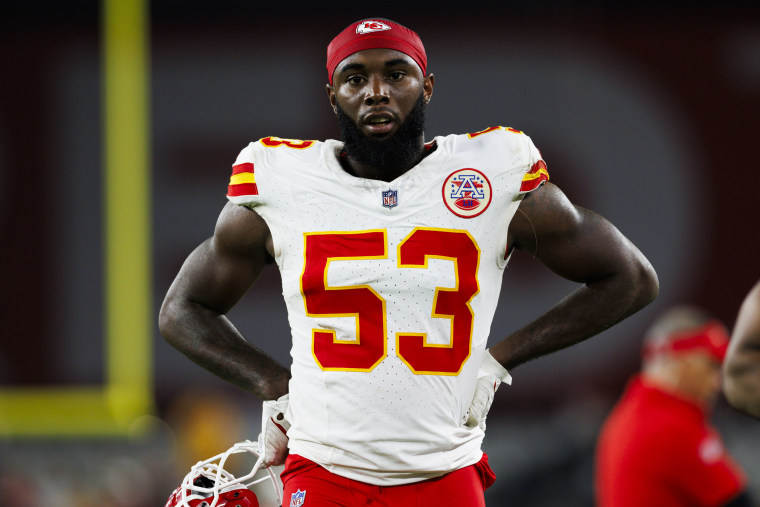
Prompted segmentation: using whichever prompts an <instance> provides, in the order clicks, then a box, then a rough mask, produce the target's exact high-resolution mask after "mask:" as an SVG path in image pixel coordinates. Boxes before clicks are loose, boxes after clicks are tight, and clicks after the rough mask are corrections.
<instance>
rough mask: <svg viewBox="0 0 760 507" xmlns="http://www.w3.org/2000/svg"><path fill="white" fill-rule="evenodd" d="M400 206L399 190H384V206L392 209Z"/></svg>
mask: <svg viewBox="0 0 760 507" xmlns="http://www.w3.org/2000/svg"><path fill="white" fill-rule="evenodd" d="M396 205H398V190H391V189H390V188H389V189H388V190H383V206H385V207H386V208H388V209H390V208H392V207H394V206H396Z"/></svg>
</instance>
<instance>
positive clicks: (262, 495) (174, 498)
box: [165, 440, 283, 507]
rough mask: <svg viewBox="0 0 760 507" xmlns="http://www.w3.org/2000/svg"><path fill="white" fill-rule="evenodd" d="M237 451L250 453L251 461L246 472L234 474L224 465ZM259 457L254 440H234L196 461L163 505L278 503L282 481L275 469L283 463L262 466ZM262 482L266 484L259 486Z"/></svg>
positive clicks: (259, 506) (255, 506)
mask: <svg viewBox="0 0 760 507" xmlns="http://www.w3.org/2000/svg"><path fill="white" fill-rule="evenodd" d="M239 453H249V454H251V455H253V457H254V458H255V463H254V464H253V466H252V467H251V471H250V472H248V473H247V474H245V475H243V476H241V477H237V478H236V477H235V476H234V475H232V474H231V473H230V472H228V471H227V470H225V469H224V466H225V463H226V462H227V458H229V457H230V456H231V455H233V454H239ZM262 461H263V456H262V455H261V454H259V444H258V443H257V442H251V441H249V440H245V441H243V442H238V443H236V444H235V445H233V446H232V447H230V448H229V449H227V450H226V451H225V452H223V453H221V454H217V455H216V456H214V457H212V458H209V459H207V460H205V461H199V462H198V463H196V464H195V466H193V467H192V468H191V469H190V473H188V474H187V475H186V476H185V478H184V479H183V481H182V485H181V486H180V487H178V488H177V489H175V490H174V492H173V493H172V494H171V496H170V497H169V500H168V501H167V502H166V506H165V507H280V505H282V481H281V480H280V475H279V472H278V471H277V469H279V471H282V468H283V467H270V468H266V469H264V468H261V465H262ZM273 468H274V469H275V470H273ZM265 482H266V483H268V486H267V487H264V486H263V483H265Z"/></svg>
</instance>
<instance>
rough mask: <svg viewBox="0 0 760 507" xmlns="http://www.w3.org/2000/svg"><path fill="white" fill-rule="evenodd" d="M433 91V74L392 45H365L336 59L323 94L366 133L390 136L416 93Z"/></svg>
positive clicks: (426, 97)
mask: <svg viewBox="0 0 760 507" xmlns="http://www.w3.org/2000/svg"><path fill="white" fill-rule="evenodd" d="M432 94H433V76H432V74H431V75H428V76H423V75H422V69H420V67H419V66H418V65H417V64H416V63H415V62H414V60H412V59H411V58H410V57H409V56H408V55H406V54H404V53H401V52H400V51H395V50H393V49H367V50H364V51H359V52H357V53H354V54H352V55H351V56H349V57H347V58H346V59H345V60H343V61H342V62H340V64H338V66H337V67H336V69H335V74H334V75H333V86H330V85H328V86H327V95H328V97H329V99H330V104H331V105H332V106H333V109H334V110H336V112H337V108H338V107H340V109H341V110H342V111H343V112H344V113H345V114H346V115H347V116H348V117H349V118H351V119H352V120H353V122H354V123H355V124H356V126H357V128H358V129H359V131H360V132H361V133H362V134H363V135H365V136H368V137H372V138H375V139H384V138H387V137H390V136H393V135H394V134H395V133H396V132H397V131H398V129H399V128H400V127H401V125H402V124H403V123H404V121H405V120H406V118H407V116H408V115H409V113H410V112H411V111H412V109H413V108H414V106H415V104H416V103H417V102H418V100H419V98H420V96H422V97H423V100H424V101H425V102H427V101H428V100H430V97H431V96H432Z"/></svg>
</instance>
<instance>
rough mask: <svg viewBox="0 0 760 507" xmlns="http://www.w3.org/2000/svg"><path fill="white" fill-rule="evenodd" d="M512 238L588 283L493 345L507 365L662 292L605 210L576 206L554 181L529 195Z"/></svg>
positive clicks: (597, 328) (586, 333)
mask: <svg viewBox="0 0 760 507" xmlns="http://www.w3.org/2000/svg"><path fill="white" fill-rule="evenodd" d="M508 241H509V244H510V245H512V246H513V247H514V248H517V249H520V250H523V251H525V252H527V253H529V254H531V255H533V256H535V257H536V258H538V259H539V260H540V261H541V262H543V263H544V265H546V266H547V267H548V268H549V269H551V270H552V271H553V272H555V273H557V274H558V275H560V276H562V277H564V278H567V279H569V280H572V281H575V282H579V283H582V284H583V285H582V286H581V287H579V288H578V289H576V290H575V291H573V292H572V293H570V294H569V295H567V296H566V297H565V298H564V299H562V300H561V301H559V302H558V303H557V304H556V305H555V306H554V307H552V308H551V309H550V310H549V311H547V312H546V313H545V314H543V315H542V316H540V317H539V318H538V319H536V320H535V321H533V322H531V323H530V324H528V325H527V326H525V327H524V328H522V329H520V330H518V331H516V332H514V333H512V334H511V335H509V336H507V337H506V338H505V339H504V340H502V341H501V342H499V343H498V344H496V345H494V346H493V347H491V349H490V351H491V354H492V355H493V356H494V358H495V359H496V360H497V361H499V362H500V363H502V364H503V365H504V366H505V367H506V368H507V369H512V368H514V367H515V366H518V365H520V364H522V363H524V362H526V361H529V360H531V359H534V358H536V357H539V356H542V355H544V354H548V353H550V352H554V351H556V350H559V349H562V348H565V347H568V346H570V345H573V344H575V343H578V342H580V341H583V340H585V339H587V338H590V337H591V336H593V335H595V334H597V333H599V332H601V331H604V330H605V329H607V328H608V327H610V326H612V325H613V324H615V323H617V322H619V321H621V320H623V319H624V318H626V317H628V316H629V315H631V314H633V313H635V312H636V311H638V310H640V309H641V308H643V307H644V306H646V305H647V304H649V303H650V302H651V301H653V300H654V298H655V297H656V296H657V293H658V290H659V285H658V281H657V275H656V274H655V272H654V269H653V268H652V266H651V264H649V261H648V260H647V259H646V258H645V257H644V255H643V254H642V253H641V252H640V251H639V250H638V249H637V248H636V247H635V246H634V245H633V243H631V242H630V241H629V240H628V239H627V238H626V237H625V236H623V235H622V234H621V233H620V232H619V231H618V230H617V229H616V228H615V226H613V225H612V224H611V223H610V222H608V221H607V220H605V219H604V218H603V217H601V216H600V215H598V214H596V213H594V212H592V211H589V210H586V209H583V208H581V207H578V206H574V205H573V204H572V203H570V201H569V200H568V199H567V197H565V195H564V194H563V193H562V192H561V191H560V190H559V188H557V187H556V186H555V185H553V184H551V183H547V184H545V185H543V186H542V187H540V188H539V189H537V190H535V191H534V192H533V193H531V194H528V195H527V196H526V197H525V198H524V199H523V201H522V203H521V204H520V207H519V208H518V211H517V213H516V215H515V217H514V219H513V220H512V223H511V224H510V227H509V240H508Z"/></svg>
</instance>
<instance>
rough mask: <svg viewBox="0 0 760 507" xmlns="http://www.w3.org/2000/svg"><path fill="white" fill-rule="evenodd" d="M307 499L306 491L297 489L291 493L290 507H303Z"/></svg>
mask: <svg viewBox="0 0 760 507" xmlns="http://www.w3.org/2000/svg"><path fill="white" fill-rule="evenodd" d="M305 499H306V491H301V490H300V489H298V490H296V492H295V493H293V494H292V495H290V507H301V506H302V505H303V501H304V500H305Z"/></svg>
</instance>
